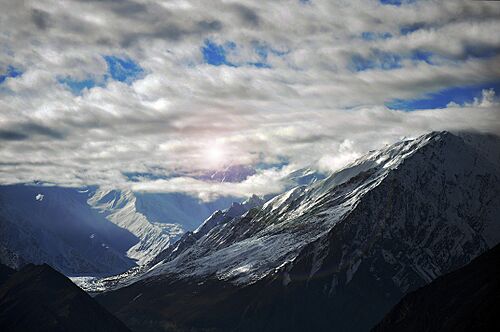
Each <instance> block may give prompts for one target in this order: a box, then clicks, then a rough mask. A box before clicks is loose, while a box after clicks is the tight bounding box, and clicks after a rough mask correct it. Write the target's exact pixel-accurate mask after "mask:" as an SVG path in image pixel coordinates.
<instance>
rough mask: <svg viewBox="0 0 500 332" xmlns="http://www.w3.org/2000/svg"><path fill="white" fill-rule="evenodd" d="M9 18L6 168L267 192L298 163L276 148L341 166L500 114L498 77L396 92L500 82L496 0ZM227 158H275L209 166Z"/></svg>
mask: <svg viewBox="0 0 500 332" xmlns="http://www.w3.org/2000/svg"><path fill="white" fill-rule="evenodd" d="M0 28H1V29H0V183H15V182H30V181H35V180H39V181H44V182H51V183H56V184H59V185H71V186H80V185H89V184H97V185H106V186H113V187H122V186H129V187H133V188H134V189H135V190H150V191H183V192H189V193H192V194H193V195H198V196H199V197H202V198H203V199H209V198H212V197H215V196H217V195H233V196H234V195H236V196H238V195H248V194H251V193H258V194H265V193H268V192H277V191H279V190H281V189H282V187H283V184H282V183H279V181H277V180H276V179H279V178H281V176H282V175H283V172H284V169H280V168H271V167H266V166H265V165H271V164H272V165H275V164H283V161H285V162H286V163H287V164H288V168H287V170H290V169H292V168H296V167H302V166H305V165H313V166H315V167H318V168H320V169H322V170H333V169H336V168H338V167H341V166H342V165H344V164H345V163H346V162H348V161H350V160H352V158H355V157H356V156H358V155H360V154H362V153H363V152H366V151H367V150H369V149H373V148H378V147H380V146H383V145H384V144H387V143H390V142H393V141H395V140H396V139H399V138H401V137H403V136H415V135H418V134H421V133H423V132H426V131H430V130H442V129H452V130H462V129H466V130H478V131H486V132H500V112H499V104H498V98H496V97H495V95H494V92H495V91H494V90H489V89H486V90H485V93H484V94H483V95H482V96H481V95H480V93H481V91H480V90H479V92H478V93H479V95H478V96H475V97H477V99H476V100H474V98H473V97H471V98H470V100H469V101H467V102H456V101H455V100H454V99H453V98H452V99H451V100H449V104H448V107H446V108H442V109H427V110H418V111H411V112H409V111H407V110H404V109H402V110H400V109H390V108H388V107H387V106H385V105H386V104H387V103H389V102H391V101H394V100H408V99H419V98H426V96H428V94H429V93H436V92H439V91H441V90H444V89H449V88H451V87H463V86H470V87H471V89H473V87H474V86H484V85H486V87H488V86H489V85H488V84H491V87H496V86H498V82H500V55H499V52H498V51H499V50H500V35H499V34H498V33H497V31H500V4H499V3H496V2H486V1H485V2H481V1H475V2H470V1H463V2H462V1H453V2H451V1H450V2H447V1H445V2H442V1H415V2H411V3H407V4H406V3H404V4H402V5H400V6H394V5H384V4H381V3H379V2H378V1H327V0H325V1H316V0H313V1H308V2H304V1H298V0H297V1H273V2H262V3H260V2H255V1H201V0H200V1H188V0H174V1H168V2H155V1H132V0H127V1H119V2H115V1H58V2H53V1H2V12H1V13H0ZM207 45H208V46H210V47H211V48H210V49H208V51H207ZM210 52H212V53H210ZM214 52H215V53H214ZM210 56H211V57H213V58H210ZM497 92H498V91H497ZM213 146H217V148H218V149H221V150H223V154H222V156H223V158H221V159H223V160H220V163H221V165H213V161H212V162H210V161H209V159H210V156H209V155H208V153H209V152H208V151H211V149H212V150H213ZM222 164H242V165H254V166H255V165H261V166H259V167H260V168H259V170H258V171H257V173H256V174H255V175H253V176H252V177H250V178H248V179H247V180H246V181H244V182H242V183H233V184H231V183H225V184H214V183H210V182H207V181H202V180H196V179H195V178H194V175H196V174H198V173H200V172H204V171H205V170H207V169H213V168H214V167H217V166H222ZM262 165H264V166H262ZM134 172H137V173H153V174H157V175H160V176H161V177H163V179H162V180H159V181H151V180H145V181H143V182H139V183H138V182H134V183H132V182H130V179H129V178H127V176H125V175H124V174H127V173H134ZM175 174H182V176H181V177H177V178H176V177H175V176H174V175H175Z"/></svg>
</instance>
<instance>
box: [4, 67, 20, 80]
mask: <svg viewBox="0 0 500 332" xmlns="http://www.w3.org/2000/svg"><path fill="white" fill-rule="evenodd" d="M22 74H23V72H22V71H21V70H20V69H17V68H15V67H13V66H8V67H7V70H6V71H5V73H3V74H0V84H2V83H3V82H5V80H6V79H7V78H9V77H18V76H21V75H22Z"/></svg>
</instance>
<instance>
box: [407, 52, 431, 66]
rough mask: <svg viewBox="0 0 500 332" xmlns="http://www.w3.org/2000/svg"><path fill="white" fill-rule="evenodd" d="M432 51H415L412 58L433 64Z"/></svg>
mask: <svg viewBox="0 0 500 332" xmlns="http://www.w3.org/2000/svg"><path fill="white" fill-rule="evenodd" d="M432 56H433V54H432V52H427V51H419V50H417V51H414V52H413V53H412V54H411V59H412V60H413V61H424V62H427V63H428V64H430V65H431V64H432V60H431V59H432Z"/></svg>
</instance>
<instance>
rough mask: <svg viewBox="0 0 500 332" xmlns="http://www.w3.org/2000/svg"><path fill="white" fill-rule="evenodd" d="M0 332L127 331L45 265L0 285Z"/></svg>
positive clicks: (17, 274) (22, 272) (66, 280)
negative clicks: (0, 331)
mask: <svg viewBox="0 0 500 332" xmlns="http://www.w3.org/2000/svg"><path fill="white" fill-rule="evenodd" d="M0 330H2V331H5V332H14V331H26V332H31V331H33V332H34V331H37V332H42V331H47V332H48V331H51V332H57V331H61V332H62V331H75V332H76V331H82V332H83V331H85V332H90V331H94V332H100V331H102V332H112V331H116V332H118V331H120V332H122V331H124V332H125V331H129V329H127V327H126V326H125V325H124V324H123V323H122V322H120V321H119V320H118V319H116V318H115V317H114V316H113V315H111V314H110V313H109V312H107V311H106V310H105V309H104V308H102V307H101V306H100V305H99V304H98V303H97V302H96V301H95V300H94V299H92V298H91V297H90V296H89V295H87V294H86V293H85V292H84V291H82V290H81V289H80V288H78V287H77V286H75V285H74V284H73V283H72V282H71V281H70V280H69V279H67V278H66V277H65V276H63V275H62V274H60V273H58V272H57V271H55V270H54V269H52V268H51V267H50V266H48V265H39V266H36V265H32V264H29V265H27V266H25V267H24V268H22V269H21V270H20V271H18V272H16V273H14V274H13V275H11V276H10V277H9V279H8V280H7V281H5V282H4V283H2V284H1V286H0Z"/></svg>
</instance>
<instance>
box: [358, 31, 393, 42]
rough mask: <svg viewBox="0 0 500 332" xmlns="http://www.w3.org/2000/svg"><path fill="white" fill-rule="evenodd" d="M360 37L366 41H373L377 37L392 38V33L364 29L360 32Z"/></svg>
mask: <svg viewBox="0 0 500 332" xmlns="http://www.w3.org/2000/svg"><path fill="white" fill-rule="evenodd" d="M361 38H362V39H363V40H366V41H373V40H377V39H389V38H392V35H391V34H390V33H389V32H371V31H365V32H362V33H361Z"/></svg>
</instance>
